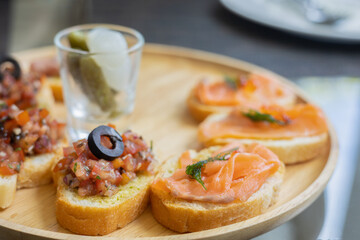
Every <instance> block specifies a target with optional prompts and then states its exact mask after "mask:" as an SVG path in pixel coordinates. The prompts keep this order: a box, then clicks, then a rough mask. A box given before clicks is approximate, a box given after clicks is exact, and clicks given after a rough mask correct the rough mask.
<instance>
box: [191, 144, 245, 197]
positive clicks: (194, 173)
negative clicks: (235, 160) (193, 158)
mask: <svg viewBox="0 0 360 240" xmlns="http://www.w3.org/2000/svg"><path fill="white" fill-rule="evenodd" d="M236 149H238V148H233V149H230V150H229V151H225V152H222V153H219V154H217V155H216V156H215V157H209V158H208V159H206V160H201V161H198V162H197V163H194V164H191V165H188V166H186V171H185V173H186V174H187V175H189V176H190V177H191V178H193V179H195V180H196V181H198V182H199V183H200V184H201V186H203V188H204V189H205V190H207V189H206V187H205V185H204V182H203V180H202V179H201V169H202V168H203V166H204V165H205V164H207V163H209V162H214V161H225V160H228V157H227V156H228V155H229V154H230V153H232V152H233V151H235V150H236Z"/></svg>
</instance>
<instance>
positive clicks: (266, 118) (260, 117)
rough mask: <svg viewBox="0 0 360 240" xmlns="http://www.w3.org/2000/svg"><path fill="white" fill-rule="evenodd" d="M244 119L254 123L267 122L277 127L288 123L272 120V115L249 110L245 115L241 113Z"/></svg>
mask: <svg viewBox="0 0 360 240" xmlns="http://www.w3.org/2000/svg"><path fill="white" fill-rule="evenodd" d="M243 115H244V116H245V117H248V118H250V119H251V120H252V121H254V122H269V123H276V124H279V125H286V124H288V123H289V121H282V120H278V119H276V118H274V117H273V116H272V115H270V114H267V113H261V112H258V111H256V110H250V111H249V112H247V113H245V112H244V113H243Z"/></svg>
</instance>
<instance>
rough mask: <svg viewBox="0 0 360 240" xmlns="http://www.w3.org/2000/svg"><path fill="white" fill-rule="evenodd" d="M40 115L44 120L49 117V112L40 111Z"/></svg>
mask: <svg viewBox="0 0 360 240" xmlns="http://www.w3.org/2000/svg"><path fill="white" fill-rule="evenodd" d="M39 115H40V117H41V119H44V118H46V117H47V116H48V115H49V111H48V110H46V109H40V112H39Z"/></svg>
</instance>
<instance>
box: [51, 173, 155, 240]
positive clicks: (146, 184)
mask: <svg viewBox="0 0 360 240" xmlns="http://www.w3.org/2000/svg"><path fill="white" fill-rule="evenodd" d="M153 178H154V177H153V176H151V175H139V176H137V177H136V178H135V179H133V180H132V181H130V182H129V183H127V184H126V185H124V186H120V191H119V192H118V193H116V194H115V195H113V196H111V197H102V196H86V197H81V196H79V195H78V194H77V192H76V191H74V190H72V189H70V188H69V187H68V186H66V185H65V184H64V183H63V181H62V177H61V176H60V177H59V179H58V181H57V184H58V186H57V197H56V218H57V220H58V222H59V224H60V225H61V226H62V227H64V228H66V229H68V230H70V231H71V232H74V233H78V234H83V235H105V234H108V233H110V232H112V231H114V230H116V229H117V228H122V227H124V226H125V225H127V224H128V223H130V222H132V221H133V220H135V219H136V218H137V217H138V216H139V215H140V214H141V213H142V212H143V211H144V210H145V209H146V207H147V205H148V201H149V194H150V184H151V182H152V180H153Z"/></svg>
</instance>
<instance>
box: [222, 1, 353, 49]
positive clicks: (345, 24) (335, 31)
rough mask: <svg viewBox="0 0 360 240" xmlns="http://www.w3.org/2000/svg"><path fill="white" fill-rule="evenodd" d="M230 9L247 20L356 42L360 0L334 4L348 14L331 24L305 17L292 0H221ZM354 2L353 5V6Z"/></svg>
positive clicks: (322, 36) (287, 30)
mask: <svg viewBox="0 0 360 240" xmlns="http://www.w3.org/2000/svg"><path fill="white" fill-rule="evenodd" d="M220 2H221V3H222V4H223V5H224V6H225V7H226V8H227V9H228V10H230V11H231V12H233V13H235V14H237V15H239V16H241V17H244V18H246V19H248V20H251V21H254V22H256V23H260V24H263V25H266V26H269V27H272V28H276V29H279V30H282V31H286V32H290V33H293V34H297V35H302V36H303V37H307V38H315V39H320V40H326V41H331V42H342V43H359V42H360V15H359V14H357V13H358V11H359V10H360V9H359V5H360V4H359V2H358V3H357V5H356V4H354V5H352V6H351V5H349V4H348V2H347V3H345V2H343V3H344V4H340V5H336V6H335V7H338V8H339V9H340V8H341V10H342V11H344V10H346V12H347V13H348V14H350V15H349V16H348V17H347V18H346V19H344V20H341V21H338V22H337V23H336V24H333V25H324V24H313V23H310V22H309V21H307V20H306V19H305V17H304V16H303V14H302V12H301V8H300V6H299V5H298V4H297V3H296V2H295V1H294V0H250V1H243V0H220ZM354 6H356V7H354Z"/></svg>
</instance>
